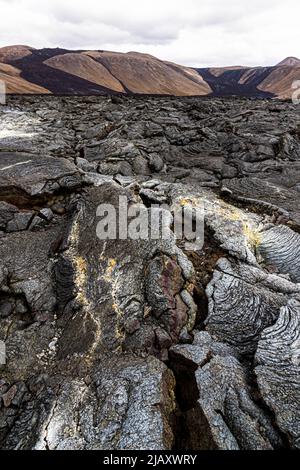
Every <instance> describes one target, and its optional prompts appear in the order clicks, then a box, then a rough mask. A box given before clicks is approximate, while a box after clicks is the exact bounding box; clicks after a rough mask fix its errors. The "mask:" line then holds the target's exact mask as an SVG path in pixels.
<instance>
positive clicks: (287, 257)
mask: <svg viewBox="0 0 300 470" xmlns="http://www.w3.org/2000/svg"><path fill="white" fill-rule="evenodd" d="M258 248H259V253H260V254H261V256H262V257H263V259H264V260H265V262H266V263H268V264H270V265H271V266H275V267H276V268H277V269H278V271H279V272H281V273H283V274H289V275H290V277H291V280H293V281H294V282H300V235H299V234H298V233H295V232H293V230H291V229H290V228H289V227H285V226H278V227H270V228H269V229H267V230H264V231H262V233H261V241H260V243H259V247H258Z"/></svg>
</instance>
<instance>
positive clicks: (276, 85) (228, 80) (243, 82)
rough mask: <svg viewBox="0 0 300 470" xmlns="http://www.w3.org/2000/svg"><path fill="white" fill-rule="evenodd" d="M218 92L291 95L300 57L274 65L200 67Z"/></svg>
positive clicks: (252, 94)
mask: <svg viewBox="0 0 300 470" xmlns="http://www.w3.org/2000/svg"><path fill="white" fill-rule="evenodd" d="M196 70H197V71H198V72H199V74H200V75H201V76H202V77H203V79H204V80H205V81H206V82H207V83H208V84H209V86H210V87H211V89H212V90H213V92H212V94H213V95H214V96H231V95H238V96H246V97H250V98H251V97H254V98H280V99H290V98H291V96H292V93H293V92H294V89H293V88H292V84H293V82H294V81H296V80H300V60H299V59H297V58H296V57H287V58H286V59H284V60H283V61H281V62H280V63H279V64H277V65H275V66H272V67H242V66H233V67H216V68H200V69H196Z"/></svg>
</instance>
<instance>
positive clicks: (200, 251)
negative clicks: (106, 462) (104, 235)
mask: <svg viewBox="0 0 300 470" xmlns="http://www.w3.org/2000/svg"><path fill="white" fill-rule="evenodd" d="M62 104H63V105H62ZM298 118H299V116H298V114H297V111H296V109H295V107H294V106H293V105H292V104H289V103H284V104H277V105H276V106H275V105H274V103H273V102H271V101H270V102H269V101H262V102H259V101H249V100H242V99H239V98H235V99H226V100H224V99H221V98H213V99H205V100H200V99H199V98H193V97H190V98H176V99H173V98H171V97H169V98H167V97H160V98H152V97H148V98H147V99H146V98H145V99H143V100H137V99H136V98H135V97H133V96H127V97H126V98H122V97H118V98H116V99H110V98H106V97H92V96H91V97H76V98H75V97H74V98H70V99H68V100H65V99H64V98H62V97H50V98H49V97H48V98H47V99H46V98H41V97H37V96H34V97H13V96H11V97H9V99H8V106H5V107H1V109H0V340H1V341H2V340H5V346H6V352H7V358H6V359H7V361H6V365H4V366H1V379H0V446H1V447H3V448H6V449H33V448H41V449H47V448H49V449H112V450H113V449H120V450H125V449H139V448H145V449H171V448H173V449H179V448H180V449H212V448H219V449H270V448H278V447H287V446H290V447H293V448H294V447H295V448H297V447H299V422H298V421H299V419H298V417H299V408H300V406H299V400H298V394H299V393H298V392H299V383H298V375H297V372H298V370H297V367H298V366H299V364H298V362H297V361H298V356H299V354H298V349H299V348H298V346H299V344H298V339H299V338H298V337H299V330H300V328H299V324H298V323H299V322H298V316H299V315H298V310H299V307H298V304H294V303H293V302H295V301H297V300H298V301H299V300H300V293H299V284H297V283H298V281H299V263H298V258H299V256H298V251H299V249H298V248H299V245H300V243H299V240H298V238H299V236H298V232H299V221H300V218H299V194H300V190H299V188H300V184H299V178H300V162H299V161H298V160H299V159H298V157H299V135H300V134H299V129H298V128H297V125H296V126H295V122H297V120H298ZM83 157H85V158H83ZM291 162H292V164H291ZM153 177H154V178H155V179H153ZM158 178H159V179H158ZM119 196H124V197H125V199H126V200H127V202H128V206H129V207H130V209H131V210H133V208H134V207H136V205H139V207H140V209H142V210H143V211H144V212H145V213H147V214H149V213H150V206H151V205H152V204H156V205H159V206H160V207H156V209H155V211H156V212H154V215H155V217H154V219H153V220H152V221H151V222H150V221H149V223H148V225H147V228H148V230H149V229H150V228H154V229H155V230H154V234H155V236H154V237H152V238H151V239H150V240H149V239H147V237H144V238H145V239H143V237H141V239H135V240H132V239H130V238H128V237H127V236H126V233H125V229H124V228H122V233H121V235H122V237H121V239H119V238H118V237H116V239H112V240H104V239H99V238H98V236H97V231H96V230H97V228H98V224H99V222H100V220H101V217H103V216H104V214H102V216H100V215H97V208H98V206H99V205H100V204H112V207H113V208H115V209H117V210H116V213H117V216H118V217H119V216H121V217H122V216H124V215H125V213H126V208H124V207H121V208H120V210H119V209H118V204H119ZM165 204H168V206H169V207H166V206H163V205H165ZM178 209H180V210H181V211H182V210H183V209H184V211H186V212H187V214H189V217H190V220H191V221H192V222H193V224H192V225H193V227H195V226H196V225H197V224H196V222H199V224H200V225H199V228H200V235H199V240H198V241H199V244H197V246H196V247H195V245H194V246H193V249H192V251H191V244H187V243H186V242H187V240H186V239H185V238H184V237H179V239H177V240H176V238H175V235H176V234H175V220H174V219H173V218H172V211H173V212H174V211H176V210H178ZM196 209H199V211H200V213H201V214H202V215H201V216H199V217H198V211H197V210H196ZM160 218H161V221H160V224H158V226H156V227H155V222H154V220H159V219H160ZM204 222H205V223H204ZM159 228H164V230H166V233H167V237H166V238H165V239H163V240H161V239H159V237H158V238H157V237H156V235H157V233H158V229H159ZM29 229H34V230H29ZM146 231H147V230H146ZM142 233H143V231H142ZM122 238H124V239H122ZM137 238H138V237H137ZM200 242H201V243H200ZM205 290H206V293H205ZM207 314H208V315H207ZM195 326H196V327H197V329H206V330H207V331H201V332H199V331H195V330H194V327H195ZM211 335H212V336H211ZM254 358H255V361H256V363H254ZM163 361H166V364H167V365H168V366H171V367H172V369H173V370H174V373H175V376H176V385H175V383H174V378H173V375H172V373H171V372H170V369H168V368H167V366H165V365H164V364H163ZM255 367H256V369H255V373H256V376H257V381H256V376H255V373H254V368H255ZM3 396H4V399H3ZM175 398H176V400H175ZM175 401H177V403H175Z"/></svg>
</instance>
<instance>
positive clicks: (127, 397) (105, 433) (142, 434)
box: [0, 356, 175, 450]
mask: <svg viewBox="0 0 300 470" xmlns="http://www.w3.org/2000/svg"><path fill="white" fill-rule="evenodd" d="M109 364H110V367H109V369H108V368H107V363H104V362H103V363H102V364H101V365H100V366H99V365H98V367H97V368H96V370H95V371H94V373H93V377H92V379H91V380H92V383H91V384H90V385H88V384H87V383H86V380H84V379H83V378H79V377H78V378H76V379H71V378H66V377H61V378H60V377H59V376H58V377H56V378H52V379H51V378H46V377H45V378H44V381H46V382H45V383H44V384H41V385H42V386H41V387H40V391H39V393H38V397H37V400H36V402H35V404H34V406H33V402H32V395H31V398H30V399H29V400H28V401H27V403H24V404H23V410H22V411H21V413H20V414H19V415H18V416H17V417H14V423H13V425H12V428H11V432H10V434H9V437H8V439H7V441H6V442H7V444H6V445H7V447H8V448H14V449H37V450H45V449H48V450H76V449H77V450H78V449H86V450H109V449H110V450H139V449H140V450H162V449H165V450H170V449H171V448H172V444H173V433H172V429H171V426H170V423H171V415H172V412H173V410H174V407H175V403H174V385H175V384H174V378H173V375H172V373H171V372H170V371H169V370H168V369H167V368H166V366H164V365H163V364H162V363H161V362H159V361H158V360H156V359H154V358H148V359H146V360H141V359H138V358H134V357H130V356H126V357H125V358H121V357H120V356H117V357H113V356H110V358H109ZM7 393H9V392H6V394H7ZM31 394H32V391H31ZM6 401H7V400H6ZM7 405H9V403H7ZM0 414H1V410H0ZM2 414H3V412H2Z"/></svg>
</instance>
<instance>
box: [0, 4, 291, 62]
mask: <svg viewBox="0 0 300 470" xmlns="http://www.w3.org/2000/svg"><path fill="white" fill-rule="evenodd" d="M299 13H300V5H299V1H298V0H285V1H284V2H282V1H280V0H261V1H259V0H252V1H251V2H250V1H249V0H184V1H183V0H181V1H179V0H152V1H151V2H149V1H142V0H127V1H126V0H110V1H107V0H105V1H102V0H84V1H83V0H80V1H79V0H51V1H50V0H49V1H41V0H0V18H1V19H2V21H1V28H0V46H5V45H11V44H28V45H31V46H34V47H37V48H41V47H57V46H60V47H64V48H67V49H68V48H69V49H110V50H117V51H123V52H126V51H129V50H136V51H139V52H147V53H150V54H153V55H156V56H158V57H160V58H162V59H167V60H172V61H174V62H178V63H182V64H186V65H193V66H212V65H230V64H243V65H257V64H260V65H270V64H274V63H276V62H279V61H280V60H281V59H283V58H284V57H286V56H288V55H295V56H297V55H298V56H299V55H300V47H299V33H298V31H299V25H298V22H299Z"/></svg>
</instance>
